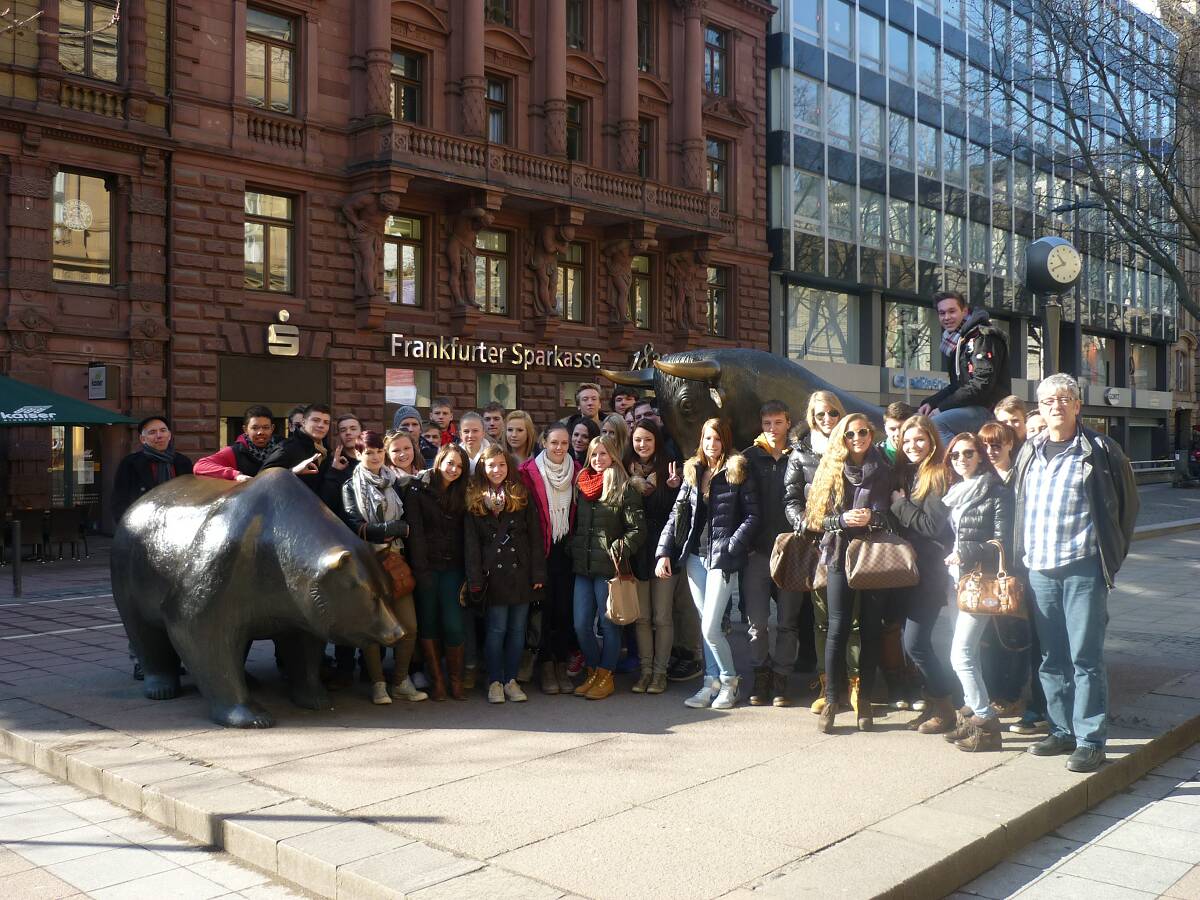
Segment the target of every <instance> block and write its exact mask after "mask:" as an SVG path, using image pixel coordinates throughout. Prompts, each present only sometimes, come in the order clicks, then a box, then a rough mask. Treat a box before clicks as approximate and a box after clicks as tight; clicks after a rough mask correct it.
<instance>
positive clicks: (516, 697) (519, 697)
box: [504, 678, 529, 703]
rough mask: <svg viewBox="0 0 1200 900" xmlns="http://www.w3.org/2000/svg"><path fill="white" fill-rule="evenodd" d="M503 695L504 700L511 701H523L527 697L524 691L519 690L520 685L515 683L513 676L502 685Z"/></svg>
mask: <svg viewBox="0 0 1200 900" xmlns="http://www.w3.org/2000/svg"><path fill="white" fill-rule="evenodd" d="M504 697H505V699H506V700H511V701H512V702H513V703H524V702H525V701H526V700H528V699H529V697H528V696H526V694H525V692H524V691H523V690H521V686H520V685H519V684H517V680H516V679H515V678H513V679H510V680H509V682H508V684H506V685H505V686H504Z"/></svg>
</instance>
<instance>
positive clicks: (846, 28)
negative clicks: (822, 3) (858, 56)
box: [825, 0, 854, 58]
mask: <svg viewBox="0 0 1200 900" xmlns="http://www.w3.org/2000/svg"><path fill="white" fill-rule="evenodd" d="M825 29H826V30H827V31H828V32H829V49H830V50H834V51H836V52H837V53H840V54H841V55H842V56H845V57H850V58H852V57H853V56H854V7H853V5H851V4H849V3H846V2H845V0H829V11H828V17H827V19H826V21H825Z"/></svg>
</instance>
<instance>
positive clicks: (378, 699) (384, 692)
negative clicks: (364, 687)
mask: <svg viewBox="0 0 1200 900" xmlns="http://www.w3.org/2000/svg"><path fill="white" fill-rule="evenodd" d="M371 702H372V703H374V704H375V705H376V706H387V705H388V704H389V703H391V702H392V698H391V697H389V696H388V689H387V682H386V681H376V682H375V683H374V684H373V685H371Z"/></svg>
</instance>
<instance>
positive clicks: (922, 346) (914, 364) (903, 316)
mask: <svg viewBox="0 0 1200 900" xmlns="http://www.w3.org/2000/svg"><path fill="white" fill-rule="evenodd" d="M883 310H884V312H883V316H884V326H883V335H884V337H883V364H884V366H886V367H887V368H889V369H903V368H906V367H907V368H909V369H917V370H923V371H926V372H929V371H935V370H936V369H937V367H938V366H939V365H940V364H941V361H942V359H941V350H940V348H939V349H938V350H937V356H936V358H935V356H934V343H933V338H934V336H935V335H936V336H937V337H938V338H939V339H940V338H941V333H942V327H941V325H940V324H938V317H937V310H935V309H932V308H930V307H928V306H915V305H913V304H910V303H892V302H890V301H889V302H885V303H884V304H883Z"/></svg>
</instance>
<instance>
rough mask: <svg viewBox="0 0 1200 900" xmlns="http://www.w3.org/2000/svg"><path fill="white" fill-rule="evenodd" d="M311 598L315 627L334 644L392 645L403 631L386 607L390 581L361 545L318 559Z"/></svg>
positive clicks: (333, 552)
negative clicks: (317, 569) (315, 621)
mask: <svg viewBox="0 0 1200 900" xmlns="http://www.w3.org/2000/svg"><path fill="white" fill-rule="evenodd" d="M318 567H319V571H318V573H317V579H316V583H315V584H314V585H313V587H312V590H311V594H312V601H313V605H312V608H313V614H314V616H315V617H316V618H317V619H318V620H319V622H317V623H314V624H316V625H317V626H318V628H317V629H316V630H317V631H318V632H320V633H324V634H326V635H328V637H329V639H330V640H332V641H333V642H334V643H337V644H346V645H350V646H362V645H363V644H384V645H389V644H394V643H396V641H398V640H400V638H402V637H404V629H403V628H401V627H400V623H399V622H397V621H396V617H395V616H394V615H393V614H392V611H391V609H390V608H389V607H388V604H387V602H386V601H387V598H388V597H390V596H391V579H390V578H389V577H388V575H387V573H385V572H384V571H383V567H382V566H380V564H379V561H378V560H377V559H376V558H375V554H374V553H372V552H371V550H370V549H369V548H368V547H367V545H366V544H362V545H360V546H359V547H357V548H355V549H349V548H346V547H335V548H333V549H331V550H327V551H326V552H325V553H323V554H322V555H321V558H320V561H319V562H318Z"/></svg>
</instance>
